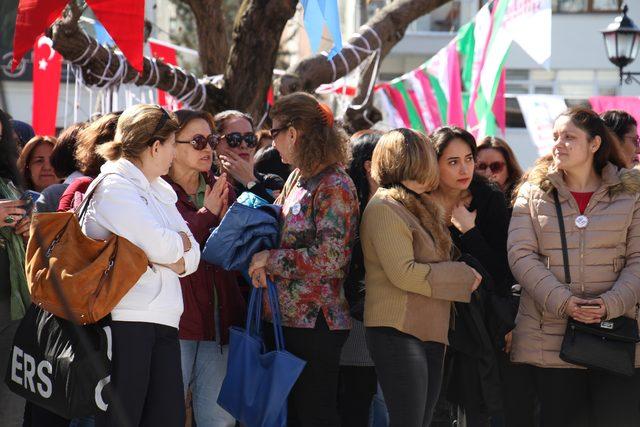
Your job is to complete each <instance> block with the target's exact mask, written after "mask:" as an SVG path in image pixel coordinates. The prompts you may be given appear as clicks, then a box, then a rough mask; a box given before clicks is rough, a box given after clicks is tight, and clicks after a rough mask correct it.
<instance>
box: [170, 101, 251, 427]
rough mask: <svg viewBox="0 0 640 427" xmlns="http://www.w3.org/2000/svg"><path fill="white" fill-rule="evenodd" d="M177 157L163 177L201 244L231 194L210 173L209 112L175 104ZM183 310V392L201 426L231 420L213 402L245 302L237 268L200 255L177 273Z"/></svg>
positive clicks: (229, 423) (230, 423)
mask: <svg viewBox="0 0 640 427" xmlns="http://www.w3.org/2000/svg"><path fill="white" fill-rule="evenodd" d="M176 116H177V117H178V121H179V124H180V128H179V129H178V132H177V133H176V143H177V147H176V157H175V159H174V161H173V164H172V166H171V170H170V171H169V176H167V177H165V179H166V180H167V181H168V182H169V183H170V184H171V186H172V187H173V189H174V190H175V191H176V193H177V195H178V202H177V204H176V206H177V208H178V211H179V212H180V214H181V215H182V217H183V218H184V219H185V221H186V222H187V225H188V226H189V229H190V230H191V232H192V233H193V235H194V237H195V238H196V240H197V241H198V243H199V244H200V245H201V246H202V245H204V243H205V242H206V240H207V237H209V230H210V229H211V228H212V227H216V226H217V225H218V223H219V222H220V219H222V217H223V216H224V214H225V212H226V210H227V208H228V206H229V205H230V204H231V203H232V202H233V200H234V199H235V194H234V192H233V189H232V188H231V186H230V184H229V183H228V182H227V179H226V176H225V175H224V174H223V175H222V176H220V177H219V178H217V179H216V178H215V177H214V176H213V175H212V174H211V173H210V170H211V164H212V162H213V148H214V146H215V142H216V140H217V136H216V135H214V134H213V133H212V130H213V126H212V119H211V116H210V115H209V114H208V113H205V112H200V111H193V110H179V111H177V112H176ZM180 282H181V284H182V298H183V300H184V312H183V314H182V317H181V319H180V328H179V336H180V350H181V353H182V379H183V383H184V387H185V394H186V392H187V390H188V389H189V387H190V388H191V393H192V405H193V409H194V417H195V421H196V423H197V424H198V425H200V426H213V425H215V426H225V427H226V426H231V427H233V426H235V420H234V419H233V417H231V415H229V414H228V413H227V412H226V411H224V409H222V408H221V407H220V406H218V404H217V403H216V401H217V399H218V393H219V391H220V386H221V385H222V380H223V379H224V376H225V373H226V369H227V355H228V352H227V343H228V340H229V332H228V331H229V327H230V326H232V325H240V324H242V321H243V318H244V314H245V304H244V300H243V299H242V296H241V294H240V290H239V288H238V284H237V282H236V277H235V273H232V272H229V271H225V270H223V269H222V268H220V267H217V266H214V265H212V264H209V263H207V262H205V261H204V260H201V261H200V265H199V266H198V270H196V272H195V273H193V274H192V275H190V276H187V277H184V278H182V279H180Z"/></svg>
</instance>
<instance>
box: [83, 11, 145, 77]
mask: <svg viewBox="0 0 640 427" xmlns="http://www.w3.org/2000/svg"><path fill="white" fill-rule="evenodd" d="M87 4H88V5H89V7H90V8H91V10H93V13H95V14H96V18H98V21H100V23H101V24H102V25H103V26H104V28H106V29H107V31H108V32H109V35H110V36H111V38H113V41H114V42H116V44H117V45H118V48H120V50H121V51H122V53H123V54H124V56H126V57H127V61H128V62H129V64H131V66H132V67H133V68H135V69H136V70H138V71H139V72H142V65H143V63H144V60H143V55H142V45H143V43H144V0H87Z"/></svg>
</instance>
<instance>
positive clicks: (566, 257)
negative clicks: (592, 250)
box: [553, 189, 571, 284]
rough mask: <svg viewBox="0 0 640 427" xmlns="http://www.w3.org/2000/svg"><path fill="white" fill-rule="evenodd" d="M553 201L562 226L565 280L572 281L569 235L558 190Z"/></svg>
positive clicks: (561, 236)
mask: <svg viewBox="0 0 640 427" xmlns="http://www.w3.org/2000/svg"><path fill="white" fill-rule="evenodd" d="M553 201H554V202H555V205H556V215H557V216H558V225H559V226H560V241H561V243H562V262H563V263H564V282H565V283H566V284H570V283H571V271H570V270H569V251H568V249H567V235H566V233H565V231H564V216H563V215H562V207H561V206H560V199H559V198H558V190H556V189H554V190H553Z"/></svg>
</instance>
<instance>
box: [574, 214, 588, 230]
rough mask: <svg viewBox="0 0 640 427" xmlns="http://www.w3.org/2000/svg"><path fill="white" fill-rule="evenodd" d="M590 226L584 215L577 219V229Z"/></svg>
mask: <svg viewBox="0 0 640 427" xmlns="http://www.w3.org/2000/svg"><path fill="white" fill-rule="evenodd" d="M588 224H589V218H587V217H586V216H584V215H579V216H577V217H576V227H578V228H585V227H586V226H587V225H588Z"/></svg>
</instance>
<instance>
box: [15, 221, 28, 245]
mask: <svg viewBox="0 0 640 427" xmlns="http://www.w3.org/2000/svg"><path fill="white" fill-rule="evenodd" d="M14 231H15V233H16V234H17V235H19V236H22V238H23V239H24V241H25V243H26V242H27V241H28V240H29V235H30V231H31V217H30V216H25V217H24V218H22V219H21V220H20V221H18V222H17V223H16V229H15V230H14Z"/></svg>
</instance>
